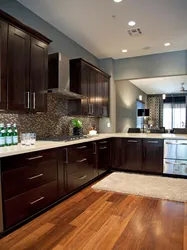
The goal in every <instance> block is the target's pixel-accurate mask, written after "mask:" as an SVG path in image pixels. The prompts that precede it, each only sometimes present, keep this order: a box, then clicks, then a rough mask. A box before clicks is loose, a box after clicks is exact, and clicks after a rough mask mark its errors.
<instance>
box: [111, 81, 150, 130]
mask: <svg viewBox="0 0 187 250" xmlns="http://www.w3.org/2000/svg"><path fill="white" fill-rule="evenodd" d="M139 95H142V96H143V101H144V102H145V106H146V103H147V96H146V94H145V93H144V92H143V91H141V90H140V89H139V88H137V87H136V86H135V85H133V84H132V83H131V82H129V81H128V80H122V81H116V132H127V130H128V128H135V127H136V100H137V99H138V97H139Z"/></svg>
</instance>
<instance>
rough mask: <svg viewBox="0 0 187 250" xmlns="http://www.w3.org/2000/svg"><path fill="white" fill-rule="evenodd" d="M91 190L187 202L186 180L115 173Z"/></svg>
mask: <svg viewBox="0 0 187 250" xmlns="http://www.w3.org/2000/svg"><path fill="white" fill-rule="evenodd" d="M92 188H94V189H99V190H106V191H113V192H118V193H125V194H134V195H141V196H146V197H153V198H160V199H167V200H173V201H180V202H186V201H187V179H179V178H178V179H177V178H169V177H160V176H152V175H141V174H129V173H128V174H127V173H121V172H116V173H112V174H110V175H109V176H107V177H105V178H104V179H103V180H101V181H100V182H98V183H97V184H95V185H93V186H92Z"/></svg>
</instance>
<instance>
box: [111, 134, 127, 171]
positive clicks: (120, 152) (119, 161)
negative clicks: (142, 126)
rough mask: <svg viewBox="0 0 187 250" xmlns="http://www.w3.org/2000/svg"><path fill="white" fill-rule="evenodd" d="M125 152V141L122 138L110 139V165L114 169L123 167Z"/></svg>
mask: <svg viewBox="0 0 187 250" xmlns="http://www.w3.org/2000/svg"><path fill="white" fill-rule="evenodd" d="M124 153H125V142H124V139H122V138H113V139H112V167H113V168H114V169H123V164H124V160H125V159H124Z"/></svg>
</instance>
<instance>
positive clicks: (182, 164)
mask: <svg viewBox="0 0 187 250" xmlns="http://www.w3.org/2000/svg"><path fill="white" fill-rule="evenodd" d="M166 164H172V165H179V166H187V164H186V163H176V162H169V161H166Z"/></svg>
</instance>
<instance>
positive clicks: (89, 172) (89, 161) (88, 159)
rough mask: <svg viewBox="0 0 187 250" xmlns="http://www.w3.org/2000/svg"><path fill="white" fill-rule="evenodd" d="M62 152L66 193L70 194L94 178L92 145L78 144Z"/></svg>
mask: <svg viewBox="0 0 187 250" xmlns="http://www.w3.org/2000/svg"><path fill="white" fill-rule="evenodd" d="M63 151H64V166H65V179H66V191H67V193H70V192H72V191H74V190H76V189H77V188H79V187H81V186H82V185H84V184H86V183H87V182H89V181H91V180H92V179H94V177H95V165H94V154H93V144H92V143H86V144H78V145H76V146H71V147H67V148H64V149H63Z"/></svg>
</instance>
